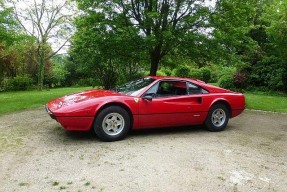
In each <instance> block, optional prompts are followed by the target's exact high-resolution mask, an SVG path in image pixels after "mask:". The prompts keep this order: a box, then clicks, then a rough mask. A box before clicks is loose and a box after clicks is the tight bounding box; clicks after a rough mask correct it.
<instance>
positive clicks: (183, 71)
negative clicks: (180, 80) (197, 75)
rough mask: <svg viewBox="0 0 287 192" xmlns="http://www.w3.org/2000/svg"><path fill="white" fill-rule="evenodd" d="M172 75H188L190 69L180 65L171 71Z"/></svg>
mask: <svg viewBox="0 0 287 192" xmlns="http://www.w3.org/2000/svg"><path fill="white" fill-rule="evenodd" d="M172 76H176V77H190V69H189V67H187V66H180V67H178V68H175V69H174V70H173V71H172Z"/></svg>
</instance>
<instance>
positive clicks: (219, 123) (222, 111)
mask: <svg viewBox="0 0 287 192" xmlns="http://www.w3.org/2000/svg"><path fill="white" fill-rule="evenodd" d="M229 117H230V112H229V110H228V108H227V106H226V105H224V104H221V103H218V104H214V105H213V106H212V107H211V108H210V110H209V112H208V115H207V118H206V120H205V122H204V125H205V128H206V129H207V130H209V131H213V132H217V131H223V130H224V129H225V127H226V126H227V123H228V120H229Z"/></svg>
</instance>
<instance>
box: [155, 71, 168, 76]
mask: <svg viewBox="0 0 287 192" xmlns="http://www.w3.org/2000/svg"><path fill="white" fill-rule="evenodd" d="M156 75H157V76H167V75H166V73H165V72H164V71H162V70H158V71H157V72H156Z"/></svg>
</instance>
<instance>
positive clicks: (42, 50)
mask: <svg viewBox="0 0 287 192" xmlns="http://www.w3.org/2000/svg"><path fill="white" fill-rule="evenodd" d="M39 51H40V53H39V69H38V89H39V90H40V91H42V89H43V81H44V70H45V48H44V45H41V47H40V50H39Z"/></svg>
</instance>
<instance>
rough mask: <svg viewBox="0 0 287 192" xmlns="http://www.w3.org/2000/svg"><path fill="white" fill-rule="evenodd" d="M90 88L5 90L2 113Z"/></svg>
mask: <svg viewBox="0 0 287 192" xmlns="http://www.w3.org/2000/svg"><path fill="white" fill-rule="evenodd" d="M88 89H91V87H78V88H58V89H50V90H43V91H36V90H34V91H15V92H3V93H0V115H3V114H5V113H10V112H14V111H20V110H23V109H30V108H36V107H39V106H44V105H45V104H46V103H47V102H48V101H49V100H51V99H55V98H57V97H60V96H63V95H66V94H69V93H75V92H79V91H82V90H88ZM43 110H44V108H43Z"/></svg>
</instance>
